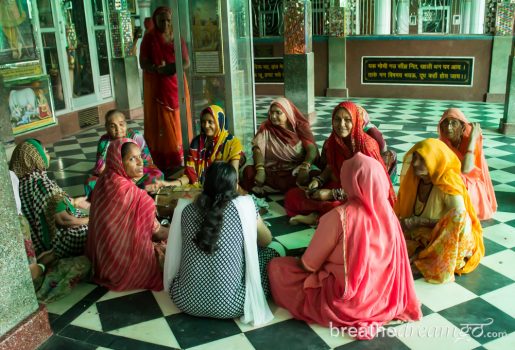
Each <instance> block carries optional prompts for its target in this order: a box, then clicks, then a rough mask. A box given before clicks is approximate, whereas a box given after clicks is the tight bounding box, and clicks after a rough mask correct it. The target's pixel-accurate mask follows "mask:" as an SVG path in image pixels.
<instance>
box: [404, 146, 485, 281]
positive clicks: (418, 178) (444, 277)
mask: <svg viewBox="0 0 515 350" xmlns="http://www.w3.org/2000/svg"><path fill="white" fill-rule="evenodd" d="M460 173H461V163H460V160H459V159H458V157H457V156H456V155H455V154H454V153H453V152H452V151H451V150H450V149H449V148H448V147H447V146H446V145H445V143H443V142H442V141H440V140H436V139H426V140H423V141H420V142H419V143H417V144H416V145H415V146H413V147H412V148H411V150H409V151H408V153H407V154H406V156H405V157H404V161H403V169H402V172H401V182H400V188H399V193H398V196H397V202H396V204H395V212H396V214H397V215H398V216H399V218H400V221H401V225H402V228H403V231H404V236H405V238H406V243H407V247H408V253H409V255H410V256H411V257H412V258H413V259H414V263H415V266H416V267H417V268H418V269H419V270H420V272H421V273H422V275H423V276H424V278H425V279H426V280H427V281H428V282H430V283H445V282H451V281H453V280H454V273H457V274H462V273H469V272H471V271H473V270H474V269H475V268H476V267H477V265H478V264H479V261H480V260H481V258H482V257H483V256H484V255H485V248H484V245H483V231H482V228H481V225H480V223H479V220H478V218H477V216H476V212H475V211H474V207H473V206H472V203H471V201H470V197H469V195H468V193H467V188H466V187H465V184H464V183H463V180H462V179H461V176H460Z"/></svg>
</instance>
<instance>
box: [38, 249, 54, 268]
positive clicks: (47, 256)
mask: <svg viewBox="0 0 515 350" xmlns="http://www.w3.org/2000/svg"><path fill="white" fill-rule="evenodd" d="M56 259H57V257H56V256H55V253H54V251H53V250H47V251H46V252H43V253H41V254H39V256H38V257H37V258H36V260H37V262H38V263H39V264H43V265H45V266H48V265H51V264H52V263H53V262H54V261H55V260H56Z"/></svg>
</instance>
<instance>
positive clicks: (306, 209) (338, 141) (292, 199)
mask: <svg viewBox="0 0 515 350" xmlns="http://www.w3.org/2000/svg"><path fill="white" fill-rule="evenodd" d="M340 108H344V109H346V110H347V111H348V112H349V114H350V115H351V117H352V130H351V135H350V136H349V137H347V139H346V140H344V139H343V138H341V137H340V136H338V135H337V134H336V133H335V131H334V128H333V131H332V132H331V135H329V138H328V139H327V141H326V142H325V143H324V147H323V150H322V153H323V158H325V159H326V161H327V165H326V166H329V167H330V169H331V170H332V178H331V181H330V182H328V183H327V184H326V185H325V186H324V187H323V188H326V189H332V188H341V187H342V186H343V183H342V182H341V181H345V182H348V181H353V178H343V179H340V169H341V167H342V164H343V162H344V161H345V160H347V159H350V158H352V156H353V155H354V154H356V153H358V152H361V153H363V154H364V155H366V156H369V157H371V158H374V159H376V160H377V161H378V162H379V163H380V164H381V165H382V166H383V168H384V171H385V173H386V174H388V170H387V169H386V166H385V164H384V161H383V158H382V157H381V152H380V150H379V146H378V144H377V142H376V141H375V140H374V139H373V138H372V137H370V136H369V135H367V134H366V133H365V132H364V131H363V119H362V118H359V116H358V108H357V106H356V105H355V104H354V103H352V102H350V101H346V102H342V103H340V104H339V105H338V106H336V107H335V108H334V110H333V116H332V120H334V116H335V114H336V112H337V111H338V109H340ZM388 186H389V196H388V200H389V201H390V204H391V205H392V206H393V204H394V203H395V191H394V189H393V185H392V182H391V181H389V184H388ZM340 204H341V203H340V202H339V201H319V200H314V199H310V198H306V195H305V194H304V191H303V190H301V189H300V188H293V189H291V190H290V191H288V192H287V193H286V195H285V197H284V207H285V209H286V213H287V214H288V215H289V216H295V215H309V214H311V213H313V212H317V213H319V214H320V215H323V214H325V213H327V212H328V211H330V210H331V209H333V208H335V207H337V206H339V205H340Z"/></svg>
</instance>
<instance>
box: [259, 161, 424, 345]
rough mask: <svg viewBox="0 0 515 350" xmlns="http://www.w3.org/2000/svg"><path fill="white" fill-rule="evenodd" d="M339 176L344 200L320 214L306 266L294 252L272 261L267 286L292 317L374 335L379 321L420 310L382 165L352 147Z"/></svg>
mask: <svg viewBox="0 0 515 350" xmlns="http://www.w3.org/2000/svg"><path fill="white" fill-rule="evenodd" d="M340 177H341V179H342V185H343V188H344V190H345V192H346V193H347V194H348V196H349V199H348V201H347V202H346V203H345V204H343V205H341V206H339V207H337V208H335V209H333V210H331V211H330V212H329V213H327V214H326V215H324V216H322V217H321V219H320V223H319V225H318V228H317V230H316V232H315V235H314V236H313V239H312V241H311V243H310V245H309V247H308V249H307V250H306V252H305V253H304V255H303V256H302V259H301V262H302V265H303V266H304V268H302V267H301V266H300V264H299V261H298V260H297V259H295V258H293V257H285V258H276V259H274V260H272V261H271V263H270V264H269V267H268V273H269V278H270V287H271V290H272V295H273V298H274V301H275V302H276V303H277V305H279V306H281V307H284V308H286V309H287V310H288V311H290V313H291V314H292V315H293V316H294V317H295V318H297V319H300V320H304V321H306V322H309V323H318V324H320V325H322V326H325V327H329V326H331V327H341V329H346V330H348V331H349V333H350V327H352V328H353V332H352V333H353V334H352V335H356V337H357V338H358V339H372V338H373V337H374V336H375V335H376V334H377V332H378V329H379V327H380V326H382V325H383V324H385V323H387V322H389V321H391V320H393V319H399V320H403V321H415V320H419V319H420V318H421V317H422V312H421V310H420V303H419V302H418V300H417V298H416V295H415V287H414V283H413V277H412V275H411V268H410V263H409V259H408V253H407V250H406V243H405V241H404V237H403V234H402V229H401V227H400V224H399V221H398V220H397V217H396V215H395V213H394V211H393V209H392V206H391V205H390V203H389V201H388V199H389V180H388V177H387V176H386V173H385V172H384V168H383V166H382V164H380V163H379V162H378V161H376V160H374V159H372V158H371V157H368V156H365V155H363V154H362V153H357V154H356V155H354V156H353V157H352V158H351V159H349V160H347V161H345V162H344V163H343V165H342V168H341V172H340ZM344 179H345V180H346V181H343V180H344Z"/></svg>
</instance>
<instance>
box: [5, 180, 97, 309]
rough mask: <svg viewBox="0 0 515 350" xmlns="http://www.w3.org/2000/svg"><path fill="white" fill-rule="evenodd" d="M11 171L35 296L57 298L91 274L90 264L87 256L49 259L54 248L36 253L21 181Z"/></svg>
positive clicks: (48, 300) (48, 301) (39, 299)
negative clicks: (20, 187) (21, 197)
mask: <svg viewBox="0 0 515 350" xmlns="http://www.w3.org/2000/svg"><path fill="white" fill-rule="evenodd" d="M9 174H10V175H11V184H12V187H13V192H14V199H15V202H16V210H17V212H18V219H19V221H20V227H21V231H22V234H23V243H24V245H25V252H26V254H27V263H28V265H29V270H30V275H31V277H32V282H33V284H34V290H35V291H36V297H37V298H38V301H40V302H42V303H51V302H54V301H56V300H58V299H60V298H62V297H64V296H66V295H67V294H68V293H70V292H71V290H72V289H73V287H74V286H76V285H77V283H79V282H80V281H81V280H82V279H84V278H86V276H88V275H89V271H90V268H91V264H90V262H89V260H88V258H86V257H85V256H76V257H73V258H63V259H59V260H55V259H52V261H50V260H49V259H48V258H49V257H51V256H52V251H51V250H50V251H46V252H43V253H41V254H40V255H39V256H36V252H35V251H34V246H33V244H32V238H31V237H30V224H29V222H28V221H27V219H26V218H25V216H23V213H22V211H21V200H20V191H19V184H20V181H19V180H18V177H17V176H16V174H15V173H14V172H12V171H9Z"/></svg>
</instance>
